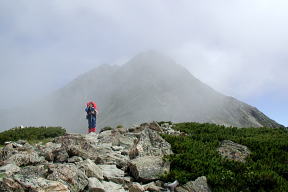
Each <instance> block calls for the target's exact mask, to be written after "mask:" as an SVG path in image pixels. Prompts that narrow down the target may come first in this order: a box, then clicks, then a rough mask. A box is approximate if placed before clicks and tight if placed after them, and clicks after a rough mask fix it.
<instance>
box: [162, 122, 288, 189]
mask: <svg viewBox="0 0 288 192" xmlns="http://www.w3.org/2000/svg"><path fill="white" fill-rule="evenodd" d="M161 123H162V122H160V124H161ZM174 129H176V130H179V131H181V132H185V133H186V136H185V135H184V136H173V135H162V136H163V137H164V139H166V140H167V141H168V142H169V143H170V144H171V147H172V150H173V152H174V154H173V155H170V156H168V157H167V158H168V159H169V160H170V161H171V172H170V173H169V174H167V175H165V176H164V177H163V179H164V180H166V181H174V180H175V179H177V180H178V181H180V182H181V183H185V182H187V181H190V180H195V179H196V178H197V177H200V176H203V175H205V176H206V177H207V180H208V184H209V185H210V187H211V189H212V191H213V192H215V191H216V192H217V191H227V192H228V191H229V192H231V191H235V192H236V191H288V132H287V129H286V128H274V129H273V128H264V127H262V128H236V127H230V128H227V127H224V126H219V125H215V124H208V123H204V124H200V123H178V124H175V125H174ZM223 140H230V141H231V142H232V141H233V142H232V143H234V142H235V143H238V144H241V145H245V146H247V147H248V149H249V150H250V151H251V154H250V155H249V156H248V157H247V158H246V159H245V162H237V161H233V160H228V159H227V158H223V157H221V156H220V154H219V152H218V151H217V149H218V148H219V146H220V145H221V143H223Z"/></svg>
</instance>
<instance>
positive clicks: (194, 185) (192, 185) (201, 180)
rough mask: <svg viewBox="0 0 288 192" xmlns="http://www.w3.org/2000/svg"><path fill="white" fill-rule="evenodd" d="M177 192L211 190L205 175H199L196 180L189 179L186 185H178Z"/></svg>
mask: <svg viewBox="0 0 288 192" xmlns="http://www.w3.org/2000/svg"><path fill="white" fill-rule="evenodd" d="M176 191H177V192H211V189H210V188H209V186H208V184H207V178H206V177H205V176H202V177H198V178H197V179H196V180H195V181H189V182H187V183H186V184H185V185H182V186H179V187H176Z"/></svg>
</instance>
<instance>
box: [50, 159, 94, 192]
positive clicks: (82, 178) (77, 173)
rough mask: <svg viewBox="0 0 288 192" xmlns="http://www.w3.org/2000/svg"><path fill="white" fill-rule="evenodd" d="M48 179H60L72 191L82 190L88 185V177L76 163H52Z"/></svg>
mask: <svg viewBox="0 0 288 192" xmlns="http://www.w3.org/2000/svg"><path fill="white" fill-rule="evenodd" d="M48 169H49V173H50V174H49V175H48V176H47V179H49V180H53V181H60V182H61V183H63V184H65V185H67V186H68V187H69V190H70V191H72V192H78V191H82V190H83V189H84V188H85V187H86V186H87V185H88V177H87V176H86V175H85V174H84V173H83V171H81V170H80V169H78V168H77V166H76V165H74V164H50V165H48Z"/></svg>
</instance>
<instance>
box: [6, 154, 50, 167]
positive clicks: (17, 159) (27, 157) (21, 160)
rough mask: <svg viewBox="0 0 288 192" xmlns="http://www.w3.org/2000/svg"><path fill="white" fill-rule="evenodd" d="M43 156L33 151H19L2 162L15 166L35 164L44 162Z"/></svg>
mask: <svg viewBox="0 0 288 192" xmlns="http://www.w3.org/2000/svg"><path fill="white" fill-rule="evenodd" d="M44 162H45V158H44V157H43V156H39V155H38V153H37V152H35V151H19V152H18V153H16V154H13V155H11V156H10V157H9V158H8V159H6V160H5V161H4V164H15V165H17V166H25V165H36V164H40V163H44Z"/></svg>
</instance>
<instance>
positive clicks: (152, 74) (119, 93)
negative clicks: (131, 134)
mask: <svg viewBox="0 0 288 192" xmlns="http://www.w3.org/2000/svg"><path fill="white" fill-rule="evenodd" d="M89 100H94V101H96V102H97V105H98V107H99V110H100V115H99V116H98V119H97V127H98V130H99V128H102V127H104V126H116V125H119V124H121V125H124V126H130V125H133V124H139V123H141V122H148V121H153V120H157V121H162V120H163V121H174V122H188V121H189V122H190V121H196V122H211V123H216V124H223V125H227V126H238V127H260V126H268V127H279V126H281V125H279V124H278V123H276V122H275V121H273V120H271V119H270V118H268V117H267V116H266V115H264V114H263V113H262V112H260V111H259V110H258V109H256V108H255V107H253V106H250V105H248V104H245V103H243V102H241V101H238V100H237V99H235V98H233V97H228V96H225V95H223V94H221V93H219V92H217V91H215V90H214V89H212V88H211V87H209V86H208V85H206V84H204V83H202V82H201V81H200V80H198V79H197V78H195V77H194V76H193V75H192V74H191V73H190V72H189V71H188V70H186V69H185V68H184V67H182V66H181V65H178V64H176V63H175V62H174V61H173V60H172V59H170V58H169V57H166V56H163V55H161V54H159V53H157V52H153V51H149V52H145V53H141V54H139V55H137V56H136V57H134V58H133V59H131V60H130V61H129V62H127V63H126V64H124V65H122V66H111V65H102V66H100V67H98V68H96V69H94V70H92V71H90V72H87V73H85V74H83V75H81V76H79V77H78V78H76V79H75V80H73V81H72V82H70V83H69V84H68V85H66V86H65V87H64V88H62V89H59V90H58V91H57V92H55V93H53V94H51V95H50V96H47V97H46V98H44V99H43V100H42V101H39V102H35V103H34V104H31V105H29V106H27V107H25V108H22V109H17V110H15V109H14V110H11V111H9V112H6V113H5V114H4V115H2V116H1V119H0V120H1V122H0V123H1V127H2V129H3V128H5V129H7V128H11V127H14V126H19V125H26V126H28V125H36V126H39V125H45V126H49V125H53V126H55V125H59V126H63V127H64V128H66V129H67V130H68V131H70V132H86V131H87V120H86V119H85V112H84V108H85V102H87V101H89Z"/></svg>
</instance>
